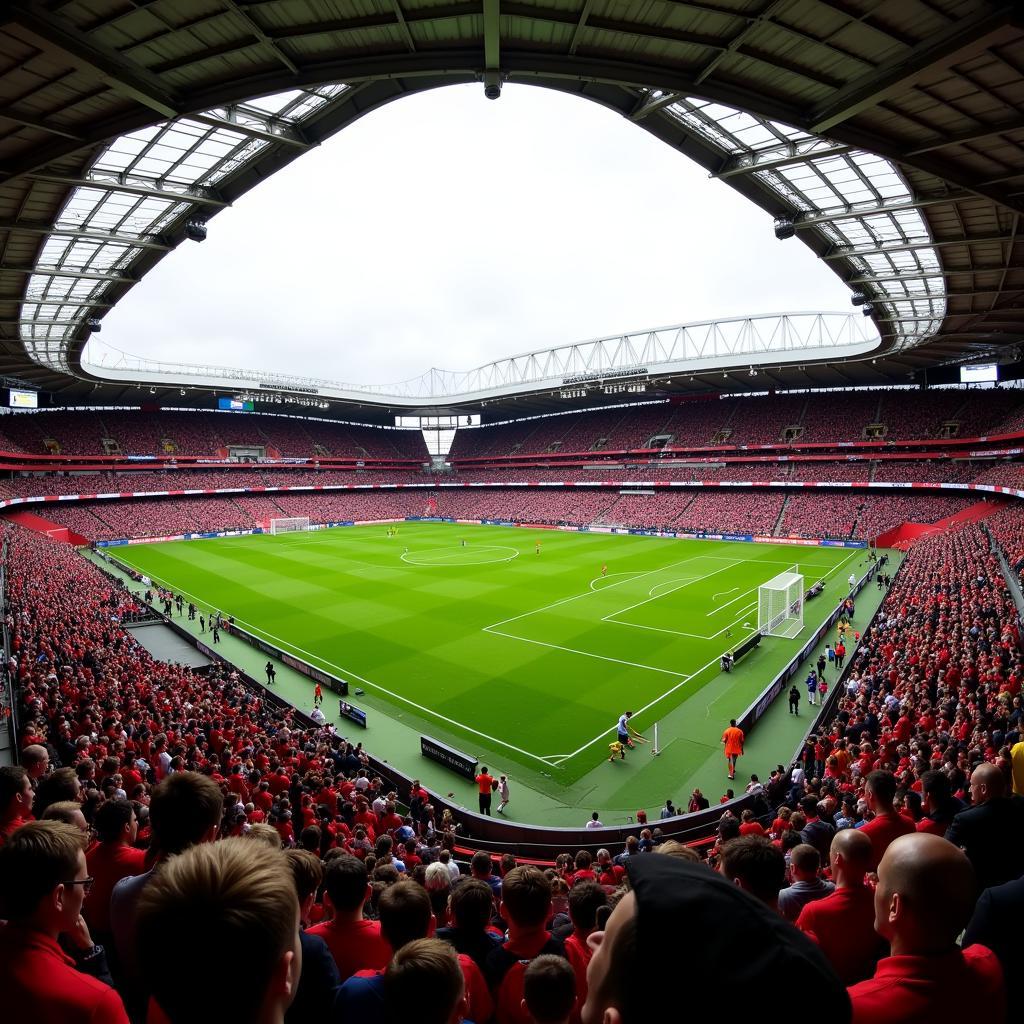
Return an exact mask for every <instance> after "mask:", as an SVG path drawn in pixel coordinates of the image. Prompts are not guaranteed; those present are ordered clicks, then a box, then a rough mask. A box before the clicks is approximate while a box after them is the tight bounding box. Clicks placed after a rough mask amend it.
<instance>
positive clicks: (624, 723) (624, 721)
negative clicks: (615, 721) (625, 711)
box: [605, 715, 629, 736]
mask: <svg viewBox="0 0 1024 1024" xmlns="http://www.w3.org/2000/svg"><path fill="white" fill-rule="evenodd" d="M605 721H607V719H605ZM628 734H629V716H628V715H621V716H620V717H619V735H620V736H626V735H628Z"/></svg>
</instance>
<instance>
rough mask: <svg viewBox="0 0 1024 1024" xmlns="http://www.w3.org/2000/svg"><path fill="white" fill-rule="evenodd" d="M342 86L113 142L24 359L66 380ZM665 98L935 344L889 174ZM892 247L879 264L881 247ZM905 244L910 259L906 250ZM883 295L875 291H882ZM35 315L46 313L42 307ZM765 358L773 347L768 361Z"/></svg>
mask: <svg viewBox="0 0 1024 1024" xmlns="http://www.w3.org/2000/svg"><path fill="white" fill-rule="evenodd" d="M347 89H348V87H347V86H345V85H342V84H338V85H330V86H320V87H317V88H313V89H308V90H306V89H293V90H288V91H286V92H282V93H277V94H275V95H272V96H264V97H258V98H256V99H251V100H247V101H246V102H244V103H239V104H234V105H229V106H220V107H216V108H212V109H210V110H208V111H205V112H204V113H201V114H193V115H189V116H187V117H181V118H178V119H176V120H174V121H168V122H164V123H163V124H159V125H153V126H150V127H148V128H144V129H140V130H139V131H136V132H132V133H130V134H128V135H124V136H121V137H120V138H118V139H115V140H114V141H112V142H111V143H110V145H108V146H107V147H106V149H104V150H103V152H101V153H100V154H99V156H98V157H97V158H96V159H95V161H94V162H93V164H92V166H91V167H90V168H89V169H88V171H86V173H85V175H84V177H85V178H86V179H87V180H88V181H90V182H93V183H94V184H93V185H92V186H90V185H82V186H80V187H77V188H75V189H74V190H73V191H72V192H71V193H70V195H69V196H68V199H67V201H66V202H65V204H64V207H63V208H62V210H61V212H60V214H59V216H58V218H57V221H56V223H55V225H54V232H53V234H52V235H51V237H50V238H48V239H47V242H46V243H45V245H44V246H43V248H42V250H41V251H40V254H39V256H38V259H37V261H36V265H35V271H36V272H35V273H34V274H32V276H31V277H30V279H29V282H28V286H27V290H26V299H27V300H28V301H26V303H25V304H24V305H23V310H22V319H23V325H22V328H21V336H22V338H23V339H24V341H25V343H26V348H27V349H28V350H29V352H30V354H32V356H33V358H35V359H37V360H38V361H39V362H42V363H44V364H45V365H47V366H50V367H52V368H55V369H59V370H61V371H64V372H67V371H68V369H69V367H68V363H67V352H66V349H67V345H68V343H69V341H70V339H71V338H72V337H73V336H74V335H75V334H76V333H77V332H78V330H79V328H80V326H81V322H82V321H83V320H84V319H85V318H86V317H87V316H89V315H90V308H91V306H90V302H91V301H97V300H99V299H100V297H101V296H102V295H103V293H104V291H105V290H106V289H107V288H108V287H109V286H110V285H111V283H123V282H124V281H125V280H127V279H128V277H127V274H126V272H127V271H128V269H129V268H130V267H131V265H132V263H133V262H134V261H135V260H136V259H137V258H138V257H139V255H140V254H141V253H142V252H143V251H145V249H146V248H152V247H154V246H155V247H161V246H163V245H164V244H165V243H164V242H163V239H162V238H161V233H162V232H163V231H165V230H166V229H167V227H168V226H169V225H171V224H172V223H175V222H180V221H181V219H182V218H183V217H185V216H187V215H188V213H189V212H190V211H192V210H200V209H201V205H202V204H201V202H200V200H208V199H211V198H213V199H215V198H216V194H215V192H216V187H217V185H218V183H219V182H222V181H223V180H224V179H225V178H226V177H227V176H229V175H232V174H234V173H236V172H237V171H238V170H239V169H240V168H242V167H244V166H245V165H246V164H248V163H250V162H252V161H254V160H255V159H257V158H258V157H259V156H260V155H261V154H262V153H263V152H264V151H265V150H266V149H267V147H269V146H272V145H274V144H275V138H280V139H281V140H282V141H285V140H287V141H288V142H291V143H295V142H298V143H299V144H304V143H303V141H302V138H301V128H302V124H303V121H304V120H305V119H307V118H310V117H311V116H313V115H314V114H316V113H318V112H319V111H321V110H322V108H323V107H324V106H325V105H326V104H328V103H330V102H332V101H333V100H335V99H336V98H337V97H339V96H341V95H342V94H343V93H344V92H345V91H346V90H347ZM647 98H648V99H650V100H662V101H664V100H671V102H669V103H667V105H665V106H663V107H662V113H663V115H664V116H667V117H670V118H672V119H674V120H675V121H677V122H678V123H679V124H680V125H681V126H682V127H684V128H685V129H686V130H687V131H688V132H691V133H693V134H694V135H696V136H698V137H699V138H701V139H702V140H703V141H704V142H705V143H707V144H710V145H711V146H713V147H714V148H716V149H718V150H719V151H720V152H721V153H722V157H723V162H727V163H728V165H729V166H731V167H733V168H734V169H736V170H735V172H736V173H748V174H751V175H753V176H754V177H755V178H756V179H757V180H758V182H759V183H760V184H761V185H763V186H764V187H766V188H768V189H770V190H771V191H772V192H774V193H775V194H776V195H778V196H779V198H780V199H782V200H783V201H784V202H785V203H786V204H787V205H788V206H789V207H790V208H791V209H793V210H794V211H795V212H796V213H797V215H798V220H800V219H805V220H807V222H808V227H811V226H812V227H813V230H815V231H817V232H819V233H820V234H821V235H823V236H824V237H825V238H827V239H828V241H829V242H830V244H831V245H832V246H833V249H834V251H835V252H836V253H838V254H839V255H842V256H843V257H845V258H846V259H848V260H849V261H850V263H851V264H852V265H853V266H854V267H855V268H856V269H857V271H858V273H859V275H862V276H865V277H872V278H881V277H884V278H886V280H885V281H884V282H880V283H879V285H878V286H876V289H875V290H876V291H878V290H879V289H882V290H883V295H882V296H881V297H880V299H879V300H878V301H876V303H875V305H876V309H877V310H878V311H879V313H880V314H881V315H882V316H883V317H885V318H888V319H889V320H890V321H891V323H892V326H893V330H894V332H895V335H896V338H897V345H898V346H899V347H906V346H910V345H915V344H918V343H919V342H921V341H923V340H924V339H925V338H927V337H928V336H929V335H930V334H932V333H934V332H935V331H936V330H937V329H938V327H939V325H940V324H941V321H942V318H943V316H944V315H945V309H946V307H945V299H944V296H943V291H942V279H941V277H940V276H939V275H940V273H941V265H940V262H939V259H938V255H937V253H936V251H935V250H934V249H933V248H931V247H930V245H929V243H930V242H931V237H930V234H929V230H928V226H927V224H926V222H925V221H924V218H923V217H922V216H921V215H920V213H919V212H918V211H917V210H915V209H912V208H911V209H908V208H906V205H907V204H908V203H909V202H910V201H911V199H912V196H911V193H910V189H909V188H908V186H907V183H906V181H905V180H904V179H903V177H902V175H901V174H900V172H899V170H898V169H897V168H896V167H895V166H894V165H893V164H892V163H890V162H889V161H888V160H886V159H884V158H882V157H879V156H877V155H875V154H873V153H869V152H866V151H862V150H855V149H852V148H850V147H849V146H844V145H839V144H837V143H835V142H833V141H831V140H829V139H825V138H821V137H818V136H814V135H810V134H808V133H807V132H805V131H802V130H800V129H797V128H793V127H791V126H789V125H785V124H781V123H779V122H776V121H771V120H768V119H765V118H759V117H757V116H755V115H752V114H749V113H747V112H745V111H742V110H737V109H735V108H732V107H729V106H726V105H724V104H721V103H713V102H709V101H706V100H700V99H694V98H685V97H680V96H674V97H673V96H669V95H667V94H661V93H658V92H650V93H648V94H647ZM887 246H889V247H899V248H898V250H897V249H895V248H894V251H892V252H886V251H885V249H886V247H887ZM908 246H913V248H908ZM883 286H884V287H883ZM43 303H45V304H43ZM771 351H774V348H773V344H769V346H768V348H767V349H765V352H766V354H770V352H771Z"/></svg>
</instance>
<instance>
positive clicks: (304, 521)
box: [270, 516, 309, 537]
mask: <svg viewBox="0 0 1024 1024" xmlns="http://www.w3.org/2000/svg"><path fill="white" fill-rule="evenodd" d="M308 529H309V516H292V517H290V518H288V519H271V520H270V532H271V534H272V535H273V536H275V537H276V536H277V535H278V534H279V533H300V532H302V531H304V530H308Z"/></svg>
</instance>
